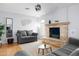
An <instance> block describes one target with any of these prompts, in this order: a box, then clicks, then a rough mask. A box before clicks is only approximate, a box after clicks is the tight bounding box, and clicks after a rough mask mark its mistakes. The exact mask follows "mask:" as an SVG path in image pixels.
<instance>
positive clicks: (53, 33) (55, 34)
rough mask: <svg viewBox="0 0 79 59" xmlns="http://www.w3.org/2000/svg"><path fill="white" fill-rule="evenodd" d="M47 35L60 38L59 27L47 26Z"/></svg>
mask: <svg viewBox="0 0 79 59" xmlns="http://www.w3.org/2000/svg"><path fill="white" fill-rule="evenodd" d="M49 36H50V37H51V38H57V39H60V28H59V27H56V28H49Z"/></svg>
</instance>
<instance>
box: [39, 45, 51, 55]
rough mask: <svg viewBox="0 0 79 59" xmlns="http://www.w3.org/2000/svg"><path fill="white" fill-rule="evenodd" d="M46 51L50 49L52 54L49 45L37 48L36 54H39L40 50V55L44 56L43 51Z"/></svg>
mask: <svg viewBox="0 0 79 59" xmlns="http://www.w3.org/2000/svg"><path fill="white" fill-rule="evenodd" d="M47 49H50V51H51V52H52V48H51V47H50V46H49V45H45V44H42V45H40V46H38V54H39V52H40V50H42V55H44V51H45V50H46V52H47Z"/></svg>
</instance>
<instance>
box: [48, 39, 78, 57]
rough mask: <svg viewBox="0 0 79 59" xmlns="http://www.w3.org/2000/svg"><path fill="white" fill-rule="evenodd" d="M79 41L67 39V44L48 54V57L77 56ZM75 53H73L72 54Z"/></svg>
mask: <svg viewBox="0 0 79 59" xmlns="http://www.w3.org/2000/svg"><path fill="white" fill-rule="evenodd" d="M78 48H79V39H75V38H69V42H68V44H67V45H65V46H64V47H62V48H59V49H58V50H56V51H54V52H52V53H49V54H48V56H69V55H71V56H79V49H78ZM74 51H75V52H74Z"/></svg>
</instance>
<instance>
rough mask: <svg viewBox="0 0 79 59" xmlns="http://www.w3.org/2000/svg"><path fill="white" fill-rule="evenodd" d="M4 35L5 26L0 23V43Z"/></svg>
mask: <svg viewBox="0 0 79 59" xmlns="http://www.w3.org/2000/svg"><path fill="white" fill-rule="evenodd" d="M2 34H4V25H2V24H1V23H0V41H1V37H2Z"/></svg>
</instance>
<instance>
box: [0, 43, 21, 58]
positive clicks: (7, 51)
mask: <svg viewBox="0 0 79 59" xmlns="http://www.w3.org/2000/svg"><path fill="white" fill-rule="evenodd" d="M20 50H22V49H21V48H20V47H19V46H18V44H16V43H14V44H9V45H8V44H5V45H2V46H0V56H13V55H15V53H16V52H18V51H20Z"/></svg>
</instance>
